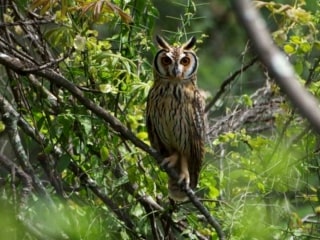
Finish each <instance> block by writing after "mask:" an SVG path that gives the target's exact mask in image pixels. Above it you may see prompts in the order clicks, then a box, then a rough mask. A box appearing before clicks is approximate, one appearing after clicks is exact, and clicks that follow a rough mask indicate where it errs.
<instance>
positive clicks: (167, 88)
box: [146, 36, 205, 201]
mask: <svg viewBox="0 0 320 240" xmlns="http://www.w3.org/2000/svg"><path fill="white" fill-rule="evenodd" d="M156 41H157V43H158V44H159V47H160V50H159V51H158V52H157V53H156V55H155V58H154V62H153V66H154V71H153V72H154V84H153V86H152V88H151V89H150V92H149V95H148V100H147V114H146V115H147V116H146V118H147V120H146V125H147V129H148V135H149V140H150V143H151V146H152V147H153V148H155V149H156V150H157V151H158V152H159V153H160V154H161V155H162V156H163V157H164V160H163V162H162V164H161V165H162V166H163V165H167V166H168V167H171V168H174V169H175V170H176V171H177V173H178V174H179V179H178V182H177V181H175V180H174V179H171V178H170V177H169V181H168V189H169V196H170V197H171V198H172V199H173V200H176V201H184V200H186V199H187V196H186V194H185V192H184V191H183V190H182V189H181V188H180V187H179V183H182V182H183V186H185V187H186V188H189V187H190V188H191V189H194V188H196V186H197V183H198V178H199V173H200V168H201V163H202V158H203V155H204V135H205V126H204V100H203V98H202V95H201V94H200V93H199V90H198V88H197V69H198V58H197V56H196V54H195V52H194V51H193V50H192V48H193V47H194V45H195V43H196V39H195V37H192V38H190V39H189V40H188V41H187V42H186V43H184V44H183V45H181V46H178V47H174V46H171V45H169V44H168V43H167V42H166V41H165V40H164V39H163V38H162V37H160V36H157V37H156Z"/></svg>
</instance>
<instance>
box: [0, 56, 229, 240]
mask: <svg viewBox="0 0 320 240" xmlns="http://www.w3.org/2000/svg"><path fill="white" fill-rule="evenodd" d="M0 64H3V65H5V66H6V67H9V68H10V69H11V70H13V71H15V72H17V73H20V74H25V73H24V70H25V69H28V68H29V67H30V66H32V63H30V62H22V61H20V59H18V58H12V57H10V56H9V55H6V54H0ZM34 74H35V75H37V76H40V77H44V78H45V79H47V80H49V81H50V82H51V83H53V84H57V85H60V86H61V87H63V88H64V89H66V90H68V91H69V92H70V93H71V94H72V95H73V96H74V97H75V98H76V99H77V100H78V101H79V102H81V103H82V104H83V105H84V106H85V107H86V108H87V109H89V110H91V111H92V112H93V113H94V114H95V115H97V116H98V117H100V118H101V119H103V120H104V121H105V122H106V123H108V124H109V125H110V127H111V128H112V129H113V130H115V131H116V132H118V133H119V134H120V135H121V136H122V137H123V138H124V139H126V140H129V141H130V142H132V143H133V144H134V145H135V146H136V147H138V148H140V149H141V150H143V151H145V152H146V153H148V154H149V155H150V156H152V157H154V158H155V159H156V161H157V162H158V163H159V164H160V163H161V162H162V160H163V158H162V156H160V154H159V153H158V152H157V151H155V150H154V149H152V148H151V147H149V146H148V145H147V144H145V143H144V142H143V141H141V140H140V139H139V138H137V137H136V136H135V135H134V134H133V133H132V132H131V131H130V130H129V129H128V128H126V127H125V126H124V125H123V124H122V123H121V122H120V121H119V120H118V119H117V118H115V117H114V116H112V114H110V113H109V112H107V111H106V110H105V109H103V108H102V107H100V106H99V105H97V104H95V103H94V102H93V101H91V100H90V99H88V98H86V97H85V95H84V94H83V92H82V91H81V90H80V89H79V88H78V87H76V86H75V85H74V84H73V83H72V82H70V81H68V80H67V79H66V78H64V77H63V76H62V75H61V74H59V73H57V72H55V71H54V70H52V69H42V70H39V71H37V72H34ZM164 168H165V171H166V172H167V173H168V174H169V176H170V177H172V178H174V179H177V180H178V174H177V172H176V171H175V170H174V169H172V168H168V167H164ZM185 191H186V194H187V195H188V196H189V199H190V201H191V202H192V203H193V204H194V205H195V206H196V207H197V208H198V210H199V211H200V212H201V213H202V214H203V215H204V216H205V217H206V219H207V221H208V222H209V223H210V224H211V226H212V227H213V228H214V229H215V230H216V232H217V235H218V236H219V239H225V236H224V233H223V231H222V228H221V226H220V224H219V223H218V221H217V220H216V219H215V218H214V217H213V216H212V215H211V214H210V213H209V211H208V210H207V209H206V208H205V207H204V205H203V204H202V203H201V202H200V201H199V199H198V198H197V197H196V196H195V194H194V192H193V191H192V190H191V189H186V190H185Z"/></svg>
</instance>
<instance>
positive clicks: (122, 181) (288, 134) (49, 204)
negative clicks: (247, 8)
mask: <svg viewBox="0 0 320 240" xmlns="http://www.w3.org/2000/svg"><path fill="white" fill-rule="evenodd" d="M254 4H255V5H256V7H257V8H259V9H260V10H261V12H262V13H263V15H264V18H265V20H266V22H267V23H268V26H269V27H270V29H271V31H272V32H271V34H272V37H273V38H274V40H275V42H276V44H277V45H278V46H279V48H280V49H282V50H283V51H284V52H285V53H286V54H287V56H288V60H290V62H291V63H292V64H293V66H294V67H295V70H296V73H297V75H298V76H299V78H300V82H301V84H302V85H304V86H305V87H306V88H307V89H308V90H309V91H310V93H312V94H313V95H315V96H317V97H320V94H319V84H320V82H319V73H320V58H319V48H320V36H319V32H318V29H319V21H320V10H319V9H320V8H319V7H320V6H319V3H318V2H317V1H303V0H295V1H293V0H292V1H277V2H270V1H254ZM166 11H168V12H166ZM0 17H1V20H0V64H1V65H0V117H1V121H0V163H1V165H0V166H1V168H0V177H1V178H0V184H1V188H0V190H1V198H0V199H1V205H0V214H1V215H2V216H7V217H5V218H4V217H3V218H1V219H0V226H1V227H2V230H1V231H0V238H1V239H162V238H164V237H165V236H166V237H167V239H183V238H187V239H217V233H216V231H215V229H213V228H212V226H210V224H208V222H207V220H206V218H204V217H203V216H202V214H201V213H200V212H199V209H198V208H196V207H195V206H194V205H193V204H192V203H191V202H187V203H176V204H173V203H172V202H171V201H169V199H168V196H167V173H166V172H164V171H163V170H162V169H161V168H160V167H159V165H158V164H157V162H156V161H155V160H154V158H153V157H152V156H151V155H150V154H149V152H147V151H145V150H144V149H143V147H141V146H142V145H139V143H137V141H135V140H132V139H133V138H130V136H131V135H130V134H131V133H133V134H132V136H136V137H137V138H138V140H139V139H140V140H141V142H144V143H148V136H147V132H146V128H145V102H146V96H147V94H148V91H149V89H150V86H151V85H152V64H151V62H152V56H153V54H154V53H155V51H156V49H157V46H155V45H154V42H153V39H154V36H155V34H156V33H158V34H161V35H164V36H165V37H166V38H167V39H168V40H170V41H171V42H175V43H179V42H183V41H184V40H186V39H187V38H188V37H190V36H191V35H195V36H196V37H197V38H198V44H197V46H198V54H199V57H200V63H201V66H200V69H199V85H200V87H202V88H203V89H205V90H204V91H203V92H204V94H205V95H206V97H207V100H206V101H207V104H208V106H210V107H208V108H207V110H208V111H207V115H208V134H207V136H208V142H207V146H206V150H207V154H206V158H205V160H204V165H203V169H202V172H201V177H200V183H199V191H198V192H197V193H196V195H197V196H198V197H199V198H200V200H201V202H202V203H203V205H204V206H205V207H206V208H207V209H209V211H210V214H211V215H212V216H214V217H215V218H216V219H217V220H218V221H219V223H220V224H221V225H222V229H223V231H224V233H225V234H226V236H227V238H230V239H319V238H320V233H319V223H320V221H319V216H320V204H319V191H320V190H319V187H318V186H319V181H320V171H319V167H320V162H319V159H318V153H319V149H318V148H319V139H318V136H317V135H316V134H315V133H314V132H313V130H312V128H311V127H310V126H309V124H308V123H307V122H306V121H305V120H304V119H303V118H302V117H301V116H300V115H299V109H295V108H294V107H293V106H292V105H291V104H290V102H288V101H287V99H286V97H285V96H284V95H283V93H282V92H281V90H280V89H279V88H278V86H276V84H275V83H274V81H273V79H272V76H270V75H269V74H268V72H267V70H266V69H265V67H264V66H263V65H261V64H260V63H259V61H258V60H257V59H256V57H255V52H254V50H253V49H252V48H251V45H250V42H247V39H246V37H245V35H244V32H243V31H242V29H241V26H240V25H239V24H238V22H237V20H236V18H235V16H234V14H233V12H232V8H231V7H230V4H229V3H228V2H226V1H221V0H213V1H211V2H206V3H202V1H196V0H195V1H190V0H186V1H163V2H161V3H160V1H155V3H153V2H152V1H140V0H126V1H120V0H115V1H113V2H110V1H107V0H95V1H92V0H90V1H89V0H88V1H72V0H63V1H56V0H54V1H52V0H33V1H27V0H15V1H2V2H1V5H0ZM257 34H258V33H257ZM101 108H102V109H104V110H105V111H106V114H109V115H106V114H104V113H101V112H100V113H99V111H100V109H101ZM104 116H107V117H104ZM113 119H117V120H118V121H119V122H114V121H113ZM119 123H122V125H121V126H120V124H119ZM123 127H125V131H127V132H128V135H126V136H124V135H123V134H122V132H121V131H122V130H121V131H119V129H120V128H121V129H124V128H123ZM123 131H124V130H123ZM128 136H129V137H128Z"/></svg>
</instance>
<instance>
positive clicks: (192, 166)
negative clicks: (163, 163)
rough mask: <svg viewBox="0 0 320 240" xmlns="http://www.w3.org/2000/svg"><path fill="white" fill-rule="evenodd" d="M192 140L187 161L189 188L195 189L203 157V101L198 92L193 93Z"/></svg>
mask: <svg viewBox="0 0 320 240" xmlns="http://www.w3.org/2000/svg"><path fill="white" fill-rule="evenodd" d="M192 107H193V114H192V123H193V124H192V136H193V137H192V138H191V139H190V145H191V146H190V155H191V156H190V158H189V159H188V165H189V174H190V187H191V188H195V187H196V186H197V183H198V178H199V173H200V170H201V165H202V158H203V155H204V142H205V140H204V139H205V131H206V130H205V129H206V127H205V121H204V100H203V98H202V96H201V94H200V93H199V91H198V90H196V91H195V97H194V101H193V103H192Z"/></svg>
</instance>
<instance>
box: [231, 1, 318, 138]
mask: <svg viewBox="0 0 320 240" xmlns="http://www.w3.org/2000/svg"><path fill="white" fill-rule="evenodd" d="M232 4H233V6H234V9H235V12H236V14H237V15H238V17H239V19H240V20H241V22H242V24H243V26H244V28H245V30H246V32H247V34H248V36H249V38H250V39H251V41H252V45H253V46H254V48H255V50H256V52H257V54H258V56H259V58H260V60H261V61H262V62H263V63H264V65H265V66H266V67H267V69H268V71H269V72H270V73H271V75H272V76H273V77H274V79H275V80H276V82H277V83H278V84H279V86H280V88H281V89H282V90H283V91H284V92H285V93H286V94H287V96H288V97H289V99H290V100H291V102H292V103H293V105H294V106H295V107H297V109H298V110H299V111H300V113H301V114H302V115H303V116H304V117H305V118H306V119H308V121H309V122H310V123H311V125H312V126H313V127H314V129H315V130H316V131H317V132H318V133H320V110H319V107H318V105H319V102H318V101H317V100H316V98H315V97H314V96H312V95H311V94H310V93H309V92H307V90H306V89H305V88H304V87H303V86H301V84H300V83H299V82H298V78H297V76H296V74H295V72H294V70H293V67H292V66H291V64H290V63H289V61H288V59H287V57H286V56H285V55H284V53H283V52H281V51H280V50H279V49H278V48H277V47H276V46H275V44H274V42H273V40H272V38H271V35H270V33H269V31H268V29H267V27H266V23H265V22H264V20H263V19H262V17H261V16H260V14H259V12H258V10H257V9H256V8H255V7H254V6H253V3H252V1H250V0H233V1H232Z"/></svg>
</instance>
